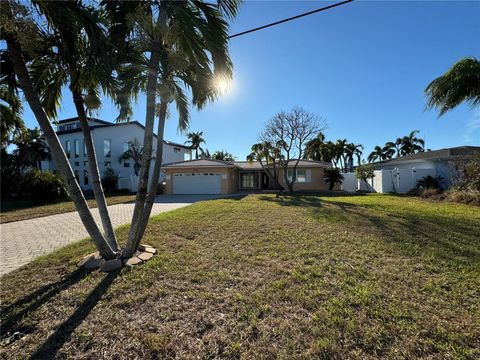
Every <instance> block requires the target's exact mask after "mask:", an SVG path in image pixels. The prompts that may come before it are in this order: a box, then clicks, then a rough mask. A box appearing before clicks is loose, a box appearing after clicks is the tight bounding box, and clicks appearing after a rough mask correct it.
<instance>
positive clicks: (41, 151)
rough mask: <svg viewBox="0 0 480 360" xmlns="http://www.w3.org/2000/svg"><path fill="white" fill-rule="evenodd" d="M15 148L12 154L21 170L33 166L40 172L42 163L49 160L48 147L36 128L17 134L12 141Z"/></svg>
mask: <svg viewBox="0 0 480 360" xmlns="http://www.w3.org/2000/svg"><path fill="white" fill-rule="evenodd" d="M12 144H14V145H15V146H16V147H17V148H16V149H15V150H13V152H12V154H13V155H14V156H15V157H16V158H17V163H18V164H19V167H20V168H21V169H25V168H26V167H30V166H33V167H35V168H37V169H38V170H42V161H44V160H47V159H49V158H50V152H49V150H48V145H47V143H46V142H45V138H44V137H43V135H42V133H41V132H40V130H39V129H38V128H35V129H27V130H25V131H22V132H21V133H19V134H17V136H15V138H14V139H13V141H12Z"/></svg>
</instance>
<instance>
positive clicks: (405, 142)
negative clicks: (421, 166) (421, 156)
mask: <svg viewBox="0 0 480 360" xmlns="http://www.w3.org/2000/svg"><path fill="white" fill-rule="evenodd" d="M418 133H419V131H418V130H413V131H411V132H410V134H408V135H406V136H404V137H403V138H402V143H401V145H400V152H401V154H402V155H410V154H416V153H418V152H423V151H424V150H425V149H424V147H425V141H424V140H423V139H420V138H417V136H416V135H417V134H418Z"/></svg>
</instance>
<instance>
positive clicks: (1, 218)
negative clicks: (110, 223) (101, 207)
mask: <svg viewBox="0 0 480 360" xmlns="http://www.w3.org/2000/svg"><path fill="white" fill-rule="evenodd" d="M134 200H135V195H114V196H107V204H108V205H116V204H123V203H127V202H131V201H134ZM87 202H88V206H89V207H90V208H95V207H97V204H96V202H95V200H87ZM71 211H75V206H74V205H73V202H71V201H63V202H59V203H55V204H46V205H35V204H32V202H31V201H27V200H16V199H5V200H2V211H1V212H0V224H3V223H8V222H12V221H20V220H28V219H33V218H37V217H42V216H48V215H56V214H63V213H66V212H71Z"/></svg>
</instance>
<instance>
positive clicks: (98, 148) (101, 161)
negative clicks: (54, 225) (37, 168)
mask: <svg viewBox="0 0 480 360" xmlns="http://www.w3.org/2000/svg"><path fill="white" fill-rule="evenodd" d="M91 134H92V138H93V143H94V147H95V152H96V155H97V161H98V168H99V171H100V176H103V174H104V172H105V170H106V168H107V166H108V163H110V166H111V167H112V169H113V170H114V171H115V173H116V174H117V175H118V176H119V178H120V179H121V178H127V179H130V177H131V176H133V175H134V169H133V160H126V161H123V160H122V161H121V162H120V161H119V159H120V157H121V156H122V155H123V153H124V143H128V142H129V141H132V140H133V139H137V140H138V142H139V143H140V144H141V143H142V142H143V136H144V129H143V128H142V127H140V126H138V125H137V124H134V123H130V124H121V125H116V126H108V127H98V128H93V129H91ZM58 138H59V140H60V142H61V144H62V146H63V148H64V149H65V146H66V145H65V143H66V141H67V140H69V141H70V144H71V154H70V164H71V166H72V169H73V170H76V171H78V173H79V177H80V186H81V187H82V189H84V190H86V189H90V183H91V179H90V181H89V184H88V185H85V178H84V170H88V164H86V163H85V162H86V161H87V158H86V156H84V150H83V147H84V145H83V134H82V132H81V131H77V132H73V133H66V134H59V135H58ZM76 139H78V140H79V142H80V154H79V157H78V158H76V157H75V155H74V154H75V145H74V144H75V142H74V141H75V140H76ZM104 139H110V140H111V155H110V157H105V156H104ZM154 141H155V142H156V139H154ZM155 150H156V146H155V144H154V148H153V154H155ZM185 157H188V158H191V150H190V149H187V148H184V147H179V146H175V145H174V144H166V143H164V146H163V156H162V163H163V164H167V163H172V162H179V161H183V160H184V158H185ZM154 161H155V160H153V161H152V166H151V167H150V169H151V171H153V163H154ZM124 163H128V164H130V166H129V167H125V165H124ZM42 168H43V169H44V170H55V164H54V163H53V161H45V162H43V163H42ZM120 179H119V180H120ZM161 181H163V178H162V179H161ZM126 183H127V182H125V180H122V181H119V186H120V187H123V186H124V184H126ZM130 183H131V181H130ZM130 187H132V185H130V186H129V188H130ZM130 190H134V189H133V188H131V189H130Z"/></svg>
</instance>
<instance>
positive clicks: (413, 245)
mask: <svg viewBox="0 0 480 360" xmlns="http://www.w3.org/2000/svg"><path fill="white" fill-rule="evenodd" d="M337 196H338V195H337ZM341 196H344V194H342V195H341ZM353 196H358V195H353ZM360 196H361V195H360ZM334 197H335V195H334ZM259 199H260V200H264V201H269V202H273V203H277V204H279V205H281V206H295V207H302V208H304V209H306V210H307V211H309V212H310V214H311V215H312V216H313V217H314V218H316V219H322V220H323V221H329V222H336V223H341V224H345V225H346V226H354V227H355V228H356V229H358V231H359V232H367V233H379V234H381V238H382V239H383V241H385V242H388V243H391V244H394V245H395V248H396V249H397V250H399V251H401V252H402V254H404V255H408V256H424V255H425V254H427V253H430V254H432V255H434V256H435V257H437V258H443V259H445V260H449V261H453V264H459V263H462V264H463V265H465V266H469V264H471V263H472V262H473V261H474V259H478V258H479V257H480V253H479V252H478V251H477V250H476V248H475V246H477V247H478V241H477V243H476V244H475V243H474V241H472V239H475V233H476V232H477V231H478V230H476V229H475V225H474V224H472V223H471V221H468V220H467V219H448V218H442V217H435V216H434V215H429V214H423V216H422V217H421V218H420V217H418V216H417V214H416V213H415V212H412V213H411V214H408V213H403V214H397V213H395V212H394V211H390V210H389V209H384V210H382V209H372V208H369V207H368V206H362V205H355V204H352V203H349V202H346V201H337V200H335V201H330V200H328V197H325V196H323V195H322V197H321V198H320V197H319V195H318V194H317V195H305V194H302V195H301V196H296V195H286V196H280V197H278V198H275V197H268V196H259ZM393 210H394V209H393ZM453 237H455V241H453V239H452V238H453Z"/></svg>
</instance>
